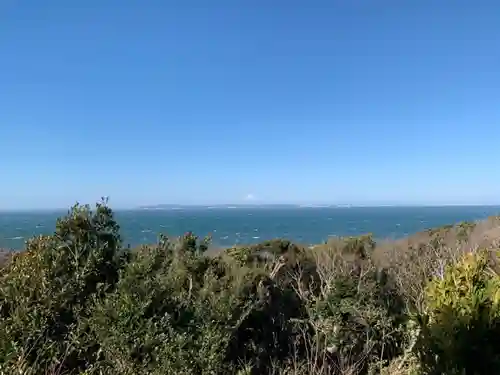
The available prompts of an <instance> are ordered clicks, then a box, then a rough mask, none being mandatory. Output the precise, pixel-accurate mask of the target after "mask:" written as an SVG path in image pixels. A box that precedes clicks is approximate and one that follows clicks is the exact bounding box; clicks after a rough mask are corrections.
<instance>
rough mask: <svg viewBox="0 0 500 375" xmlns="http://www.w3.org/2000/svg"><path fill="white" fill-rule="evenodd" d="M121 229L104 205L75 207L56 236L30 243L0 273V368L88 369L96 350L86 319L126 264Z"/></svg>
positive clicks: (40, 370)
mask: <svg viewBox="0 0 500 375" xmlns="http://www.w3.org/2000/svg"><path fill="white" fill-rule="evenodd" d="M118 229H119V228H118V225H117V224H116V222H115V221H114V218H113V214H112V212H111V210H110V209H109V208H108V207H107V206H106V204H105V202H103V203H101V204H98V205H97V206H96V210H95V211H94V212H92V211H91V210H90V208H89V207H88V206H79V205H76V206H74V207H73V208H72V209H71V211H70V212H69V214H68V215H67V216H66V217H64V218H62V219H59V220H58V221H57V225H56V231H55V233H54V234H53V235H51V236H45V237H43V236H41V237H37V238H34V239H32V240H30V241H28V243H27V245H26V251H24V252H22V253H19V254H16V255H15V256H13V257H12V259H11V260H10V261H9V263H8V264H7V265H6V266H5V267H4V268H2V269H1V271H0V316H1V321H0V332H1V333H0V363H1V366H2V370H3V371H7V372H8V373H14V369H15V367H16V366H25V367H28V368H29V369H30V371H31V373H36V374H38V373H44V372H45V371H55V370H54V369H57V371H59V372H65V371H69V370H70V369H78V368H81V367H82V368H83V367H85V363H86V362H87V361H89V360H92V358H93V356H94V354H95V352H96V349H97V348H96V345H95V344H94V343H92V342H87V341H86V338H85V337H86V328H85V327H84V326H82V325H80V321H81V318H82V317H85V316H87V315H88V314H89V313H90V311H91V310H92V306H93V301H94V300H95V299H97V298H99V297H100V296H103V295H104V293H105V292H106V291H108V290H111V289H113V287H114V285H115V284H116V282H117V280H118V272H119V269H120V268H121V267H122V265H123V262H124V258H123V256H122V253H121V252H120V251H119V249H120V246H121V243H120V236H119V234H118Z"/></svg>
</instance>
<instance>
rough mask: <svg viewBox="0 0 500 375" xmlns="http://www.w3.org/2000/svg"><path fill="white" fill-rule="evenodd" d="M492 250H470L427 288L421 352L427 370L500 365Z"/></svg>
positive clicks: (497, 280)
mask: <svg viewBox="0 0 500 375" xmlns="http://www.w3.org/2000/svg"><path fill="white" fill-rule="evenodd" d="M490 255H491V254H490V253H489V252H486V251H480V252H477V253H470V254H468V255H466V256H465V257H464V259H463V260H461V261H460V262H459V263H458V264H456V265H449V266H448V267H447V268H446V271H445V273H444V275H443V277H442V278H441V277H435V278H434V279H433V280H432V281H431V282H430V283H429V285H428V287H427V289H426V294H425V297H426V300H425V301H426V314H425V315H423V316H422V317H421V318H420V320H421V323H422V335H421V338H420V343H419V348H418V349H419V356H420V358H421V360H422V365H423V369H424V370H425V371H426V373H429V374H478V375H480V374H491V372H492V369H498V368H500V305H499V303H500V277H499V276H498V275H497V273H496V272H494V270H493V267H492V266H494V263H492V258H491V257H490Z"/></svg>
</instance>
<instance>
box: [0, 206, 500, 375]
mask: <svg viewBox="0 0 500 375" xmlns="http://www.w3.org/2000/svg"><path fill="white" fill-rule="evenodd" d="M498 228H500V220H499V219H497V218H491V219H489V220H488V221H485V222H481V223H477V224H471V223H462V224H459V225H457V226H453V227H445V228H439V229H436V230H431V231H428V232H425V233H421V234H419V235H417V236H414V237H411V238H409V239H405V240H400V241H395V242H385V243H380V244H378V245H377V244H375V242H374V241H373V239H372V237H371V236H369V235H366V236H361V237H355V238H337V239H333V240H331V241H329V242H328V243H326V244H323V245H318V246H315V247H313V248H310V249H309V248H303V247H300V246H298V245H295V244H293V243H290V242H289V241H286V240H273V241H267V242H264V243H262V244H259V245H254V246H249V247H238V248H231V249H226V250H224V251H221V252H220V253H217V254H208V252H207V250H208V248H209V239H200V238H198V237H196V236H195V235H194V234H192V233H186V234H185V235H184V236H181V237H180V238H168V237H161V238H160V239H159V241H158V243H157V244H156V245H154V246H144V247H141V248H138V249H134V250H130V249H127V248H125V247H124V246H123V244H122V241H121V238H120V231H119V226H118V224H117V223H116V222H115V220H114V217H113V212H112V210H111V209H110V208H109V207H108V206H107V205H106V203H105V202H102V203H99V204H97V205H96V207H95V209H91V208H90V207H88V206H79V205H76V206H74V207H73V208H72V209H71V210H70V211H69V212H68V214H67V216H65V217H63V218H61V219H59V220H58V222H57V224H56V230H55V232H54V234H53V235H50V236H40V237H35V238H32V239H31V240H29V241H28V242H27V244H26V249H25V251H23V252H20V253H17V254H14V255H12V256H11V257H9V258H8V259H6V260H5V263H4V265H3V266H2V267H1V269H0V316H1V319H0V374H23V375H31V374H33V375H35V374H80V375H91V374H92V375H93V374H96V375H97V374H99V375H112V374H119V375H121V374H124V375H132V374H133V375H136V374H137V375H146V374H152V375H163V374H172V375H174V374H175V375H177V374H186V375H198V374H199V375H205V374H206V375H209V374H210V375H218V374H221V375H222V374H235V375H247V374H248V375H250V374H276V375H278V374H282V375H325V374H349V375H355V374H386V375H387V374H401V375H403V374H407V375H409V374H413V375H417V374H433V375H434V374H436V375H438V374H447V375H450V374H451V375H459V374H460V375H463V374H474V375H482V374H492V373H497V372H500V276H499V274H498V271H499V262H498V255H497V250H496V249H497V248H500V247H497V244H496V243H495V238H498V233H497V232H498Z"/></svg>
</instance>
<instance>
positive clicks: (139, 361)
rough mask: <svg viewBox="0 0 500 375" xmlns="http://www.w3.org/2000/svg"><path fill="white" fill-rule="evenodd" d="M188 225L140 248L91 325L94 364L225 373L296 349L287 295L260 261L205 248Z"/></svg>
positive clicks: (123, 369)
mask: <svg viewBox="0 0 500 375" xmlns="http://www.w3.org/2000/svg"><path fill="white" fill-rule="evenodd" d="M205 250H206V246H205V243H201V244H200V243H199V242H198V240H197V238H196V237H194V236H193V235H192V234H190V233H188V234H187V235H186V236H184V237H182V238H181V239H180V240H179V241H177V242H172V241H169V240H168V239H166V238H164V239H163V240H162V241H161V242H160V244H159V245H158V246H156V247H154V246H150V247H144V248H143V249H141V250H140V251H138V252H137V253H135V254H134V255H133V257H132V259H131V261H130V262H129V264H128V266H127V267H126V268H125V269H124V270H123V272H122V274H121V277H120V281H119V282H118V285H117V288H116V290H115V291H114V292H112V293H110V294H108V296H107V297H106V299H105V300H104V301H103V303H102V304H99V305H98V306H97V307H96V309H95V313H94V314H93V316H92V317H91V318H90V319H89V326H90V327H91V330H92V332H93V333H94V335H95V341H96V342H99V343H100V354H101V357H100V358H99V361H98V363H96V364H95V366H94V369H95V371H97V370H99V371H111V373H119V374H180V373H182V374H226V373H235V371H237V370H238V369H239V368H242V367H243V365H244V364H251V366H252V367H253V369H254V370H255V371H258V370H262V369H264V368H266V367H268V366H270V363H271V362H272V361H279V360H282V358H283V357H287V356H289V353H290V348H289V345H288V344H289V340H290V339H292V338H293V336H292V334H293V332H292V331H291V328H290V327H291V325H290V323H289V321H290V320H289V316H288V315H289V314H288V313H287V311H289V310H290V306H289V305H287V303H285V301H286V296H285V295H284V294H283V293H282V291H281V289H280V288H279V287H277V285H276V284H275V283H274V282H273V280H272V278H270V277H269V275H268V274H266V272H264V270H263V269H261V268H255V267H254V268H249V267H245V266H241V265H239V264H237V263H236V262H232V263H231V262H229V261H228V260H227V259H224V258H223V257H217V258H210V257H207V256H204V254H203V253H204V251H205Z"/></svg>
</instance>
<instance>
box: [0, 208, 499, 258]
mask: <svg viewBox="0 0 500 375" xmlns="http://www.w3.org/2000/svg"><path fill="white" fill-rule="evenodd" d="M65 214H66V212H65V211H33V212H29V211H23V212H21V211H19V212H0V248H7V249H14V250H19V249H23V248H24V244H25V241H26V240H27V239H28V238H30V237H32V236H34V235H39V234H50V233H52V232H53V231H54V229H55V223H56V219H57V218H58V217H60V216H63V215H65ZM498 214H500V206H446V207H216V208H213V207H184V208H166V209H136V210H116V211H115V215H116V219H117V221H118V223H119V225H120V227H121V233H122V237H123V240H124V242H125V244H130V246H137V245H140V244H151V243H155V242H156V241H157V240H158V236H159V234H160V233H163V234H166V235H170V236H178V235H181V234H183V233H185V232H188V231H192V232H194V233H195V234H196V235H198V236H202V237H204V236H206V235H210V236H211V237H212V244H213V245H214V246H218V247H229V246H233V245H237V244H252V243H257V242H260V241H263V240H269V239H273V238H286V239H289V240H292V241H296V242H298V243H301V244H304V245H306V244H316V243H321V242H323V241H326V240H327V239H328V238H329V237H331V236H354V235H360V234H366V233H372V234H373V235H374V237H375V238H377V239H396V238H401V237H405V236H407V235H410V234H413V233H416V232H419V231H422V230H425V229H429V228H433V227H437V226H442V225H447V224H454V223H458V222H460V221H476V220H481V219H484V218H487V217H488V216H492V215H498Z"/></svg>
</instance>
